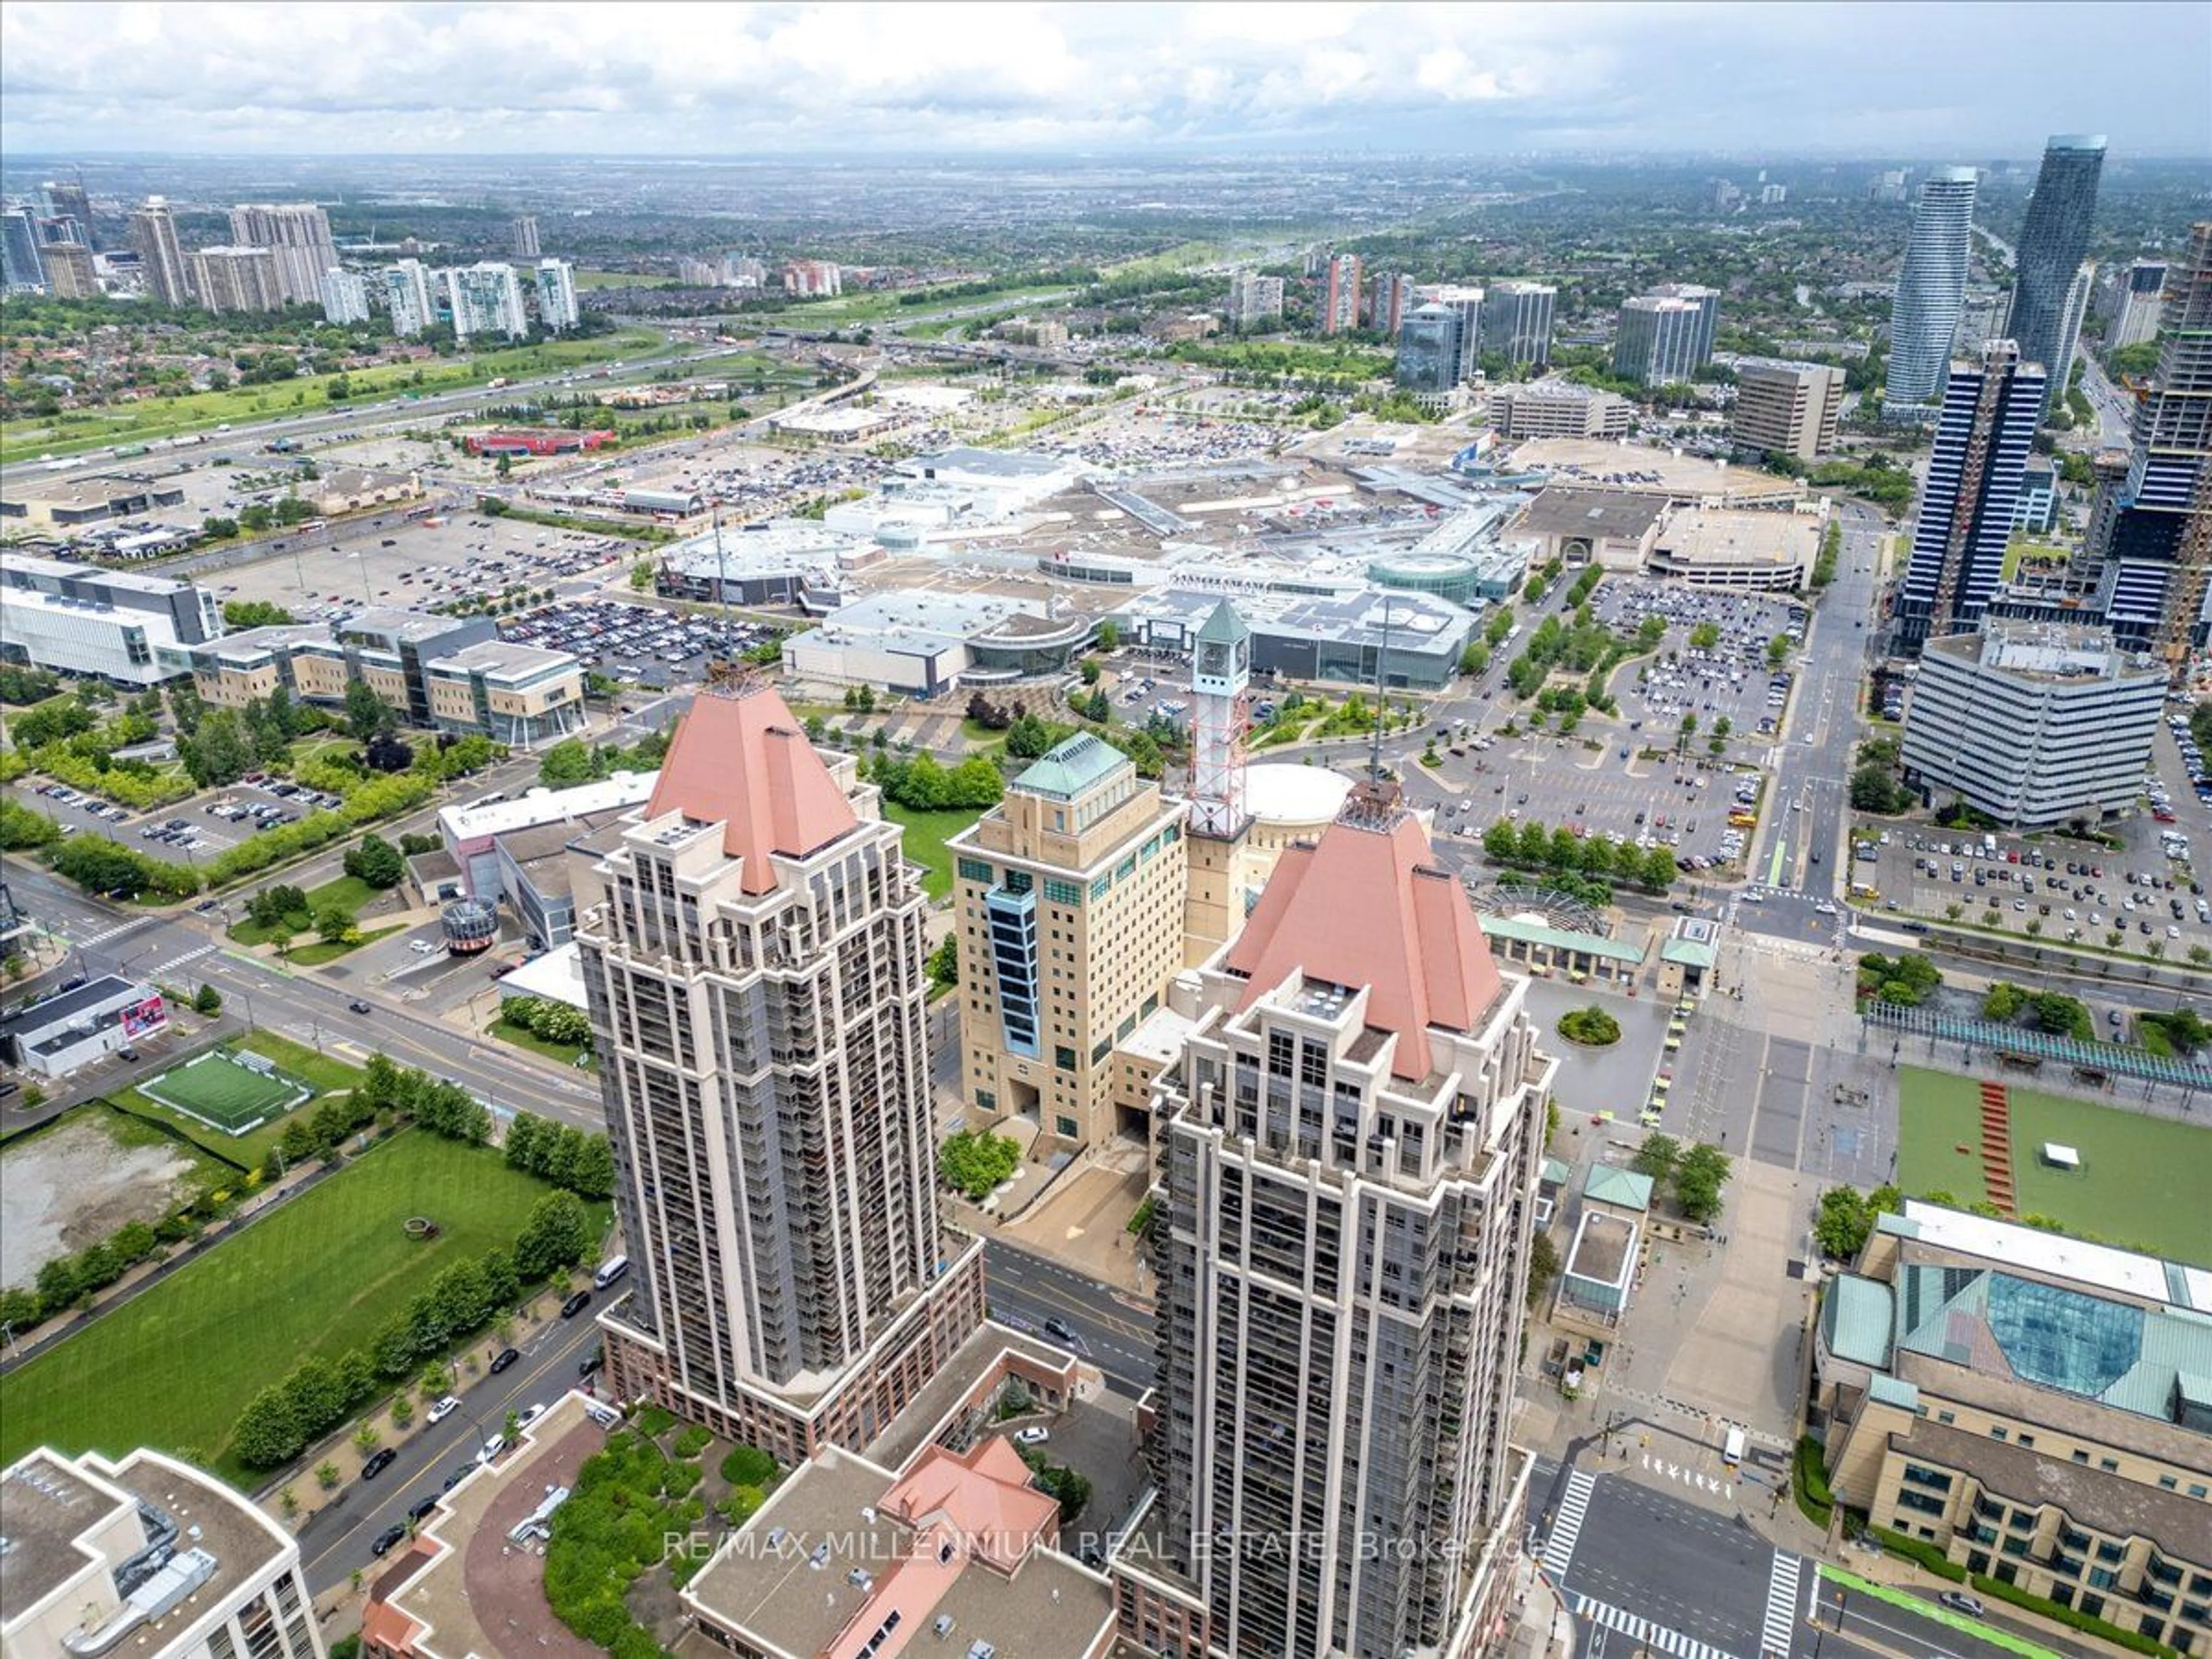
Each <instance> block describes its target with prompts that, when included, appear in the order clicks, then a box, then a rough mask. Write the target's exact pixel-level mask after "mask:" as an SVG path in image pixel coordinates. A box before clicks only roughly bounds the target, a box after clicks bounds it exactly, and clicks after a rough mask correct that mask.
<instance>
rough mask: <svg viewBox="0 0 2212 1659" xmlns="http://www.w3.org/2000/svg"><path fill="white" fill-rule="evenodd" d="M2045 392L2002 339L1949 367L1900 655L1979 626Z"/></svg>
mask: <svg viewBox="0 0 2212 1659" xmlns="http://www.w3.org/2000/svg"><path fill="white" fill-rule="evenodd" d="M2043 386H2044V377H2043V369H2042V367H2041V365H2039V364H2036V363H2023V362H2021V361H2020V353H2019V351H2018V349H2016V348H2015V346H2014V345H2013V343H2012V342H2011V341H2009V340H1997V341H1995V342H1992V343H1990V345H1989V346H1988V347H1986V348H1985V349H1984V351H1983V353H1982V357H1981V361H1980V362H1972V363H1970V362H1958V363H1954V364H1953V365H1952V366H1951V377H1950V381H1949V384H1948V386H1946V387H1945V388H1944V392H1943V409H1942V414H1941V415H1940V416H1937V419H1936V441H1935V445H1934V447H1933V448H1932V449H1931V450H1930V452H1929V458H1928V477H1927V481H1926V483H1923V485H1922V487H1921V492H1920V511H1919V515H1918V517H1917V519H1916V520H1914V522H1913V528H1912V556H1911V562H1910V563H1909V564H1908V565H1907V566H1906V567H1905V580H1904V583H1903V585H1902V586H1901V587H1900V588H1899V592H1898V598H1897V609H1896V615H1895V618H1894V622H1895V629H1894V640H1895V644H1896V647H1897V648H1898V649H1899V650H1900V651H1903V652H1905V653H1917V651H1918V650H1919V649H1920V647H1921V646H1922V644H1923V643H1924V642H1925V641H1928V640H1929V639H1933V638H1939V637H1941V636H1942V635H1946V634H1960V633H1967V632H1971V631H1972V629H1974V628H1975V627H1977V626H1978V625H1979V623H1980V622H1981V617H1982V612H1983V611H1984V609H1985V608H1986V607H1987V606H1988V605H1989V602H1990V595H1992V594H1993V593H1995V592H1996V587H1997V583H1998V581H1999V580H2000V579H2001V578H2002V574H2003V570H2004V553H2005V544H2006V543H2007V542H2008V541H2009V540H2010V539H2011V537H2012V526H2013V520H2014V519H2015V517H2016V516H2017V515H2018V513H2019V511H2020V491H2021V480H2022V478H2023V477H2025V475H2026V472H2027V458H2028V453H2029V450H2030V446H2031V445H2032V443H2033V440H2034V437H2035V428H2036V423H2037V422H2038V421H2039V420H2040V419H2041V418H2042V415H2043Z"/></svg>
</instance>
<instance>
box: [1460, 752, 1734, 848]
mask: <svg viewBox="0 0 2212 1659" xmlns="http://www.w3.org/2000/svg"><path fill="white" fill-rule="evenodd" d="M1452 735H1453V738H1454V741H1452V742H1450V743H1449V744H1447V743H1444V742H1443V741H1442V740H1439V744H1438V749H1437V757H1438V761H1439V764H1438V765H1437V767H1436V768H1435V771H1436V773H1437V775H1438V776H1440V777H1441V778H1442V779H1443V781H1445V783H1446V784H1447V786H1448V787H1449V788H1450V789H1451V790H1452V792H1453V797H1454V798H1453V799H1449V800H1447V801H1446V802H1445V803H1444V805H1443V807H1442V808H1441V809H1440V811H1439V816H1438V823H1439V824H1440V825H1443V826H1445V827H1448V828H1449V829H1451V830H1453V831H1455V833H1458V834H1462V835H1469V836H1480V835H1481V834H1482V832H1483V831H1484V830H1485V829H1488V828H1489V827H1490V825H1491V824H1492V823H1495V822H1496V821H1497V820H1498V819H1499V818H1511V819H1516V820H1525V819H1530V818H1533V819H1534V820H1535V821H1536V822H1538V823H1544V824H1548V825H1552V826H1554V827H1556V826H1558V825H1560V824H1565V825H1566V826H1567V827H1568V828H1569V829H1577V830H1580V831H1581V832H1583V833H1586V834H1589V835H1595V836H1607V837H1609V838H1610V839H1611V840H1613V842H1615V843H1616V844H1622V843H1633V844H1635V845H1638V846H1641V847H1666V848H1671V849H1672V850H1673V852H1674V857H1675V860H1676V862H1677V863H1679V864H1680V865H1681V866H1682V867H1683V868H1684V869H1686V870H1688V871H1691V872H1697V871H1699V870H1703V869H1708V868H1712V867H1715V866H1721V865H1723V864H1725V863H1727V862H1729V860H1731V859H1733V858H1735V857H1737V856H1739V855H1740V854H1741V852H1742V850H1743V847H1744V841H1743V836H1744V835H1745V834H1747V829H1746V828H1745V827H1744V826H1741V825H1735V826H1732V825H1730V824H1729V811H1730V810H1731V808H1732V807H1735V806H1736V805H1738V804H1739V796H1738V791H1739V790H1740V789H1741V788H1743V787H1745V786H1746V785H1748V786H1749V787H1750V789H1751V791H1752V792H1753V794H1754V798H1755V793H1756V790H1757V787H1758V778H1757V775H1756V774H1749V775H1736V774H1732V773H1731V771H1730V769H1729V768H1726V767H1722V766H1717V765H1715V764H1712V763H1709V761H1708V759H1707V757H1703V756H1690V757H1684V758H1680V759H1678V758H1676V757H1674V755H1672V754H1667V755H1663V756H1662V757H1660V758H1658V759H1656V760H1647V759H1645V758H1644V755H1643V750H1642V747H1641V744H1642V740H1643V738H1642V734H1627V733H1622V734H1620V735H1618V736H1616V737H1614V738H1612V739H1611V740H1609V741H1607V742H1603V743H1600V742H1598V741H1597V740H1596V739H1595V738H1589V739H1585V738H1583V737H1581V736H1580V735H1577V736H1573V737H1565V738H1561V737H1553V736H1548V735H1546V734H1543V733H1537V734H1535V735H1534V736H1533V737H1532V736H1528V735H1525V734H1524V735H1523V736H1522V737H1519V738H1504V737H1498V736H1496V735H1495V734H1492V735H1491V736H1489V737H1485V738H1472V739H1471V740H1460V739H1461V734H1460V732H1459V729H1458V728H1457V727H1456V726H1455V728H1454V730H1453V733H1452ZM1483 744H1488V745H1489V747H1487V748H1485V747H1483V746H1482V745H1483ZM1455 750H1457V751H1459V752H1454V751H1455ZM1417 793H1418V792H1417Z"/></svg>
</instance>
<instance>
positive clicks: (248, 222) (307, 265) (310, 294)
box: [230, 202, 338, 306]
mask: <svg viewBox="0 0 2212 1659" xmlns="http://www.w3.org/2000/svg"><path fill="white" fill-rule="evenodd" d="M230 240H232V241H233V242H234V243H236V244H237V245H238V246H240V247H259V248H267V249H269V250H270V253H271V255H272V263H273V264H274V267H275V270H276V291H277V295H278V296H279V297H278V300H277V304H278V305H280V306H295V305H314V304H317V303H318V302H319V301H320V300H321V298H322V292H323V288H322V284H323V273H324V272H325V271H326V270H329V269H330V268H331V266H332V265H335V264H337V262H338V253H337V246H336V245H335V244H334V243H333V242H332V241H331V219H330V215H329V214H328V213H327V212H325V210H323V209H322V208H320V207H319V206H317V205H316V204H313V203H312V202H290V203H278V204H258V205H257V204H245V205H241V206H239V207H234V208H233V209H231V210H230Z"/></svg>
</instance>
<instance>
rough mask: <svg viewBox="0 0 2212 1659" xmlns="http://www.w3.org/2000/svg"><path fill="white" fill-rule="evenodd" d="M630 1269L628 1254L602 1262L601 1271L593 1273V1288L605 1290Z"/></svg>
mask: <svg viewBox="0 0 2212 1659" xmlns="http://www.w3.org/2000/svg"><path fill="white" fill-rule="evenodd" d="M628 1272H629V1257H628V1256H626V1255H618V1256H616V1257H614V1258H613V1259H612V1260H611V1261H605V1262H602V1263H601V1264H600V1266H599V1272H597V1273H593V1274H592V1289H593V1290H595V1291H604V1290H605V1289H606V1287H607V1286H608V1285H611V1284H613V1283H614V1282H615V1280H617V1279H620V1278H621V1277H622V1276H623V1274H624V1273H628Z"/></svg>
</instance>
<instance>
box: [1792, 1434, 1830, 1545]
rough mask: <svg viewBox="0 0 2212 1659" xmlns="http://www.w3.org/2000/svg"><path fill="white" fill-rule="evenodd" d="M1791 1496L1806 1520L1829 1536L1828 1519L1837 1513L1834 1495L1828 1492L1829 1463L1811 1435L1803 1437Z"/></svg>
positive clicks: (1794, 1470)
mask: <svg viewBox="0 0 2212 1659" xmlns="http://www.w3.org/2000/svg"><path fill="white" fill-rule="evenodd" d="M1792 1475H1793V1478H1792V1479H1791V1480H1790V1492H1791V1493H1792V1494H1793V1495H1794V1496H1795V1497H1796V1499H1797V1507H1798V1508H1799V1509H1800V1510H1802V1511H1803V1512H1804V1516H1805V1518H1806V1519H1807V1520H1808V1521H1810V1522H1812V1523H1813V1524H1814V1526H1816V1527H1818V1528H1820V1529H1821V1530H1822V1531H1823V1532H1826V1530H1827V1528H1828V1521H1829V1518H1830V1517H1831V1516H1833V1515H1834V1513H1835V1510H1836V1498H1835V1494H1834V1493H1833V1492H1830V1491H1829V1490H1828V1466H1827V1460H1826V1457H1825V1456H1824V1455H1823V1454H1822V1453H1821V1450H1820V1442H1819V1441H1817V1440H1815V1439H1814V1438H1813V1437H1812V1436H1811V1435H1809V1434H1808V1435H1801V1436H1800V1437H1798V1440H1797V1451H1796V1459H1795V1462H1794V1465H1793V1468H1792Z"/></svg>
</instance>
